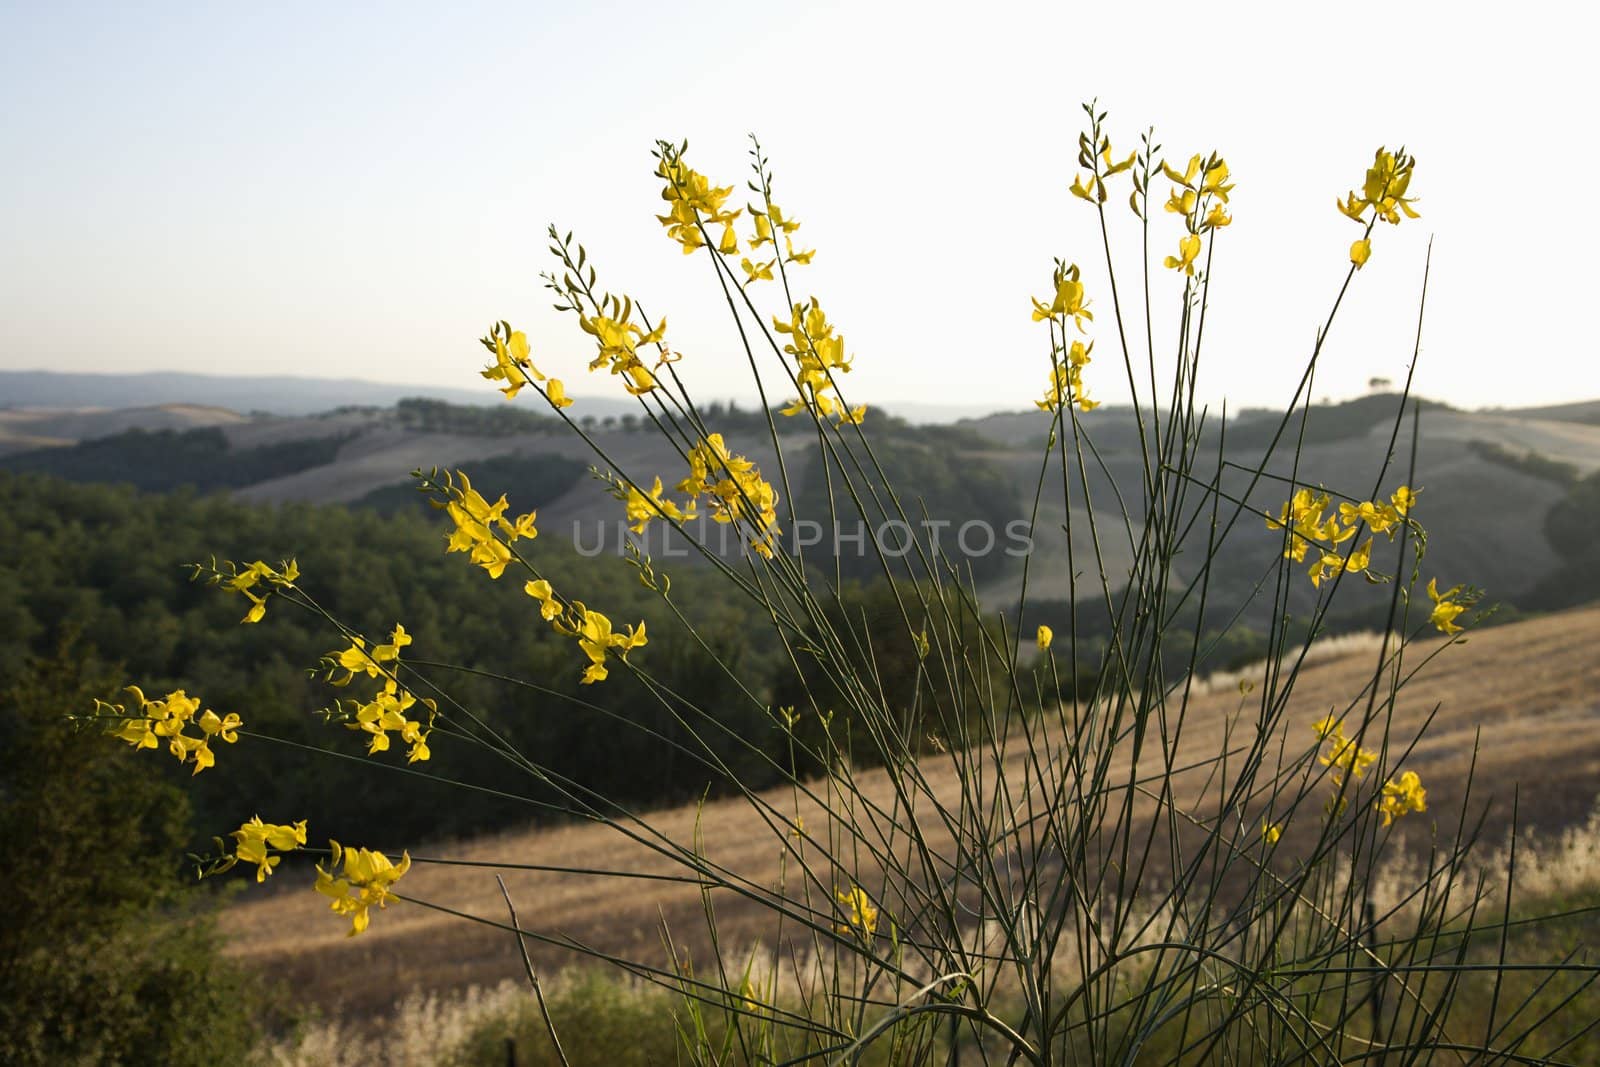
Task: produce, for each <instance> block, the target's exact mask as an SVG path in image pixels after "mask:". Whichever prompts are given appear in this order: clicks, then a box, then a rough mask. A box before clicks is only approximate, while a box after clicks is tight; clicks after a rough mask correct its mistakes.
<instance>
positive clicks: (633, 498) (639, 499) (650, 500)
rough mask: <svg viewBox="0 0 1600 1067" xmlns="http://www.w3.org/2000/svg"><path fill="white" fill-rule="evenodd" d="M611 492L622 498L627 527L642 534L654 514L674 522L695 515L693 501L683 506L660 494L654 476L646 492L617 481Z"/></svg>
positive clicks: (659, 485) (658, 483)
mask: <svg viewBox="0 0 1600 1067" xmlns="http://www.w3.org/2000/svg"><path fill="white" fill-rule="evenodd" d="M612 492H613V493H614V494H615V495H616V496H617V497H618V499H620V500H622V501H623V502H624V504H625V505H626V507H627V509H628V529H630V530H632V531H633V532H634V533H637V534H642V533H644V531H645V527H646V526H648V525H649V524H650V520H651V519H653V518H655V517H656V516H658V515H659V516H662V517H664V518H667V519H671V520H673V521H674V522H687V521H688V520H690V519H693V518H694V517H695V506H694V501H693V500H689V501H688V502H686V503H685V504H684V506H683V507H679V506H678V505H677V504H675V503H673V502H672V501H671V500H668V499H667V498H666V497H665V496H663V495H662V488H661V479H660V478H659V477H657V478H656V480H655V484H654V485H652V486H651V487H650V491H649V492H648V493H642V492H640V491H639V489H638V488H637V487H636V486H632V485H627V486H625V485H623V484H621V483H620V482H619V483H617V484H616V485H615V486H614V487H613V490H612Z"/></svg>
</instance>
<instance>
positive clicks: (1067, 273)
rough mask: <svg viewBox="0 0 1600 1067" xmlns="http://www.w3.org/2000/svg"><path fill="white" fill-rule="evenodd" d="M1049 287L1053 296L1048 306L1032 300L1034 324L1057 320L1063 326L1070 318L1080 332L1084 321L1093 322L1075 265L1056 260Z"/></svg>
mask: <svg viewBox="0 0 1600 1067" xmlns="http://www.w3.org/2000/svg"><path fill="white" fill-rule="evenodd" d="M1051 285H1052V286H1054V289H1055V295H1054V298H1053V299H1052V300H1051V301H1050V303H1049V304H1046V303H1044V302H1043V301H1042V300H1038V299H1034V300H1033V321H1034V322H1043V321H1044V320H1045V319H1052V318H1059V319H1061V320H1062V323H1063V325H1064V324H1065V322H1066V319H1067V317H1068V316H1070V317H1071V318H1072V321H1073V322H1074V323H1075V324H1076V325H1077V327H1078V329H1079V330H1080V331H1082V329H1083V324H1084V322H1085V320H1087V321H1089V322H1093V321H1094V314H1093V313H1092V312H1091V311H1090V310H1089V301H1087V300H1085V299H1084V288H1083V282H1081V281H1080V280H1079V273H1078V265H1077V264H1076V263H1071V264H1068V263H1063V262H1061V261H1060V260H1057V261H1056V269H1055V272H1054V273H1053V274H1052V275H1051Z"/></svg>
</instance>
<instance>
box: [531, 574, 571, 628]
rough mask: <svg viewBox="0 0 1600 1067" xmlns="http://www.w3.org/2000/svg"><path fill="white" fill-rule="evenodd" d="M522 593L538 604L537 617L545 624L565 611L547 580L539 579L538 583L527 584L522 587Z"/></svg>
mask: <svg viewBox="0 0 1600 1067" xmlns="http://www.w3.org/2000/svg"><path fill="white" fill-rule="evenodd" d="M522 591H523V592H524V593H527V594H528V595H529V596H531V597H533V599H535V600H537V601H538V602H539V616H540V618H542V619H544V621H545V622H549V621H550V620H551V619H554V618H556V617H557V616H558V615H560V614H561V613H562V612H563V611H564V610H566V609H565V608H563V607H562V606H561V601H559V600H557V599H556V592H555V590H554V589H553V588H552V587H551V585H550V582H549V581H548V580H547V579H544V578H540V579H539V580H538V581H532V582H529V583H527V584H526V585H524V586H523V587H522Z"/></svg>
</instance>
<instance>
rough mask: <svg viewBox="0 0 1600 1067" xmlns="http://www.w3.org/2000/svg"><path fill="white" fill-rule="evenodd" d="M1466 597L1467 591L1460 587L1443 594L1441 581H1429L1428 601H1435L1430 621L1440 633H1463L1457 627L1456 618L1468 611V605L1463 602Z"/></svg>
mask: <svg viewBox="0 0 1600 1067" xmlns="http://www.w3.org/2000/svg"><path fill="white" fill-rule="evenodd" d="M1465 595H1466V591H1465V589H1464V588H1463V587H1462V586H1459V585H1453V586H1451V587H1450V588H1449V589H1447V590H1445V591H1444V592H1443V593H1441V592H1439V579H1437V578H1429V579H1428V599H1429V600H1431V601H1433V611H1432V612H1431V613H1430V614H1429V615H1428V621H1429V622H1430V623H1432V624H1433V626H1434V628H1435V629H1437V630H1438V631H1439V632H1440V633H1444V634H1458V633H1460V632H1461V627H1459V626H1457V625H1456V616H1457V615H1460V614H1461V613H1462V612H1463V611H1466V610H1467V605H1466V604H1465V603H1464V602H1463V600H1462V598H1463V597H1464V596H1465Z"/></svg>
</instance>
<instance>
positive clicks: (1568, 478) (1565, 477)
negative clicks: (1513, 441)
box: [1467, 440, 1579, 489]
mask: <svg viewBox="0 0 1600 1067" xmlns="http://www.w3.org/2000/svg"><path fill="white" fill-rule="evenodd" d="M1467 449H1468V450H1469V451H1470V452H1472V454H1473V455H1475V456H1478V457H1479V458H1480V459H1486V460H1488V461H1489V462H1490V463H1498V464H1500V466H1502V467H1506V468H1509V469H1510V470H1514V471H1520V472H1521V473H1523V474H1526V475H1528V476H1529V477H1530V478H1540V479H1543V480H1544V481H1547V482H1554V483H1555V484H1557V485H1560V486H1564V487H1566V488H1568V489H1570V488H1572V487H1573V486H1574V485H1576V484H1577V482H1578V478H1579V474H1578V468H1577V467H1575V466H1573V465H1572V464H1571V463H1563V462H1562V461H1561V460H1558V459H1551V458H1550V457H1549V456H1547V455H1545V454H1544V453H1542V452H1533V451H1527V452H1516V451H1513V450H1512V449H1509V448H1507V447H1506V446H1505V445H1502V444H1501V443H1500V442H1498V441H1477V440H1473V441H1468V442H1467Z"/></svg>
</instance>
